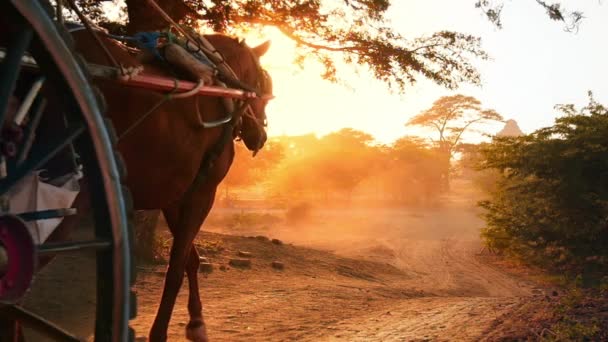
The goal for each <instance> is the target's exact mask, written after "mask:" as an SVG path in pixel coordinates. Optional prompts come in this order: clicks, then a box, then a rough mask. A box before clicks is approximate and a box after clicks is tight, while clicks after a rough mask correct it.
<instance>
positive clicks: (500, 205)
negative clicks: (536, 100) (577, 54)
mask: <svg viewBox="0 0 608 342" xmlns="http://www.w3.org/2000/svg"><path fill="white" fill-rule="evenodd" d="M558 109H559V110H561V111H562V112H563V113H564V114H565V116H563V117H560V118H558V119H557V120H556V122H555V124H554V125H553V126H551V127H547V128H543V129H540V130H538V131H536V132H534V133H532V134H530V135H527V136H521V137H511V138H509V137H505V138H496V139H495V140H494V141H493V142H492V143H490V144H486V145H484V146H483V147H482V149H481V152H482V154H483V158H482V163H481V164H480V167H481V168H482V169H496V170H498V171H499V172H500V173H501V174H502V175H503V177H502V180H501V181H500V183H499V186H498V189H497V191H496V192H494V194H493V196H492V199H491V200H489V201H485V202H482V203H481V205H482V207H484V208H485V209H486V214H485V218H486V223H487V227H486V228H485V229H484V231H483V235H484V236H485V238H486V241H487V243H488V244H489V245H490V246H492V247H494V248H498V249H501V250H505V251H510V252H514V253H516V254H519V255H525V256H526V257H530V258H536V260H542V261H545V262H548V263H549V264H551V265H553V266H562V267H566V266H572V265H587V266H589V265H592V266H593V265H595V266H596V267H597V268H601V269H603V270H604V271H606V270H607V267H608V249H606V246H607V245H608V222H607V218H608V110H607V109H606V107H604V106H603V105H600V104H599V103H597V102H595V101H594V100H593V99H592V98H591V99H590V102H589V104H588V105H587V106H586V107H584V108H582V109H580V110H577V109H576V108H575V107H574V106H573V105H562V106H558Z"/></svg>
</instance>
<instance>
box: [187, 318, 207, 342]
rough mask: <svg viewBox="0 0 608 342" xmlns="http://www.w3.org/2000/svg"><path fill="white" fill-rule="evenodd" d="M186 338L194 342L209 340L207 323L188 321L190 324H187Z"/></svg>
mask: <svg viewBox="0 0 608 342" xmlns="http://www.w3.org/2000/svg"><path fill="white" fill-rule="evenodd" d="M186 339H187V340H188V341H194V342H209V339H208V338H207V329H205V323H203V322H201V321H194V322H190V323H188V326H186Z"/></svg>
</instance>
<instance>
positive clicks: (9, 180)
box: [0, 124, 85, 194]
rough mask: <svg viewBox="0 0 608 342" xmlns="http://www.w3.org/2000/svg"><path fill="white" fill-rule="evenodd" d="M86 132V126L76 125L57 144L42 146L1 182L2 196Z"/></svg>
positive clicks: (0, 190) (0, 192)
mask: <svg viewBox="0 0 608 342" xmlns="http://www.w3.org/2000/svg"><path fill="white" fill-rule="evenodd" d="M84 131H85V127H84V124H79V125H76V126H75V127H72V128H70V129H68V132H67V134H66V135H65V136H63V137H61V138H60V139H59V140H58V141H56V142H55V143H52V144H49V145H47V146H41V148H40V150H41V151H39V152H38V153H34V152H33V153H32V155H33V156H32V157H31V158H29V159H27V160H26V161H25V162H23V164H21V165H19V166H18V167H17V168H16V170H15V171H14V172H12V173H11V174H9V175H8V176H7V177H6V178H5V179H3V180H1V181H0V194H4V193H6V191H8V190H9V189H10V188H11V187H12V186H13V185H15V184H16V183H17V182H18V181H19V180H20V179H21V178H22V177H24V176H25V175H26V174H28V173H29V172H31V171H34V170H36V169H38V168H39V167H41V166H43V165H44V164H45V163H46V162H48V161H49V160H50V159H51V158H53V157H54V156H55V155H57V153H59V152H60V151H61V150H63V149H64V148H65V147H66V146H68V145H69V144H70V143H72V141H74V139H76V138H77V137H78V136H79V135H80V134H82V133H83V132H84Z"/></svg>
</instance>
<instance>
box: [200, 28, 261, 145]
mask: <svg viewBox="0 0 608 342" xmlns="http://www.w3.org/2000/svg"><path fill="white" fill-rule="evenodd" d="M206 38H207V39H208V40H209V42H211V44H213V46H214V47H215V49H216V50H217V51H219V52H221V53H222V55H223V56H224V59H225V61H226V63H228V65H230V67H231V68H232V70H234V72H235V74H236V76H237V77H238V78H239V80H240V81H241V82H243V83H245V84H246V85H248V86H249V87H251V88H253V89H254V90H255V91H256V92H257V93H258V95H261V96H258V97H257V98H255V99H253V100H251V102H250V106H251V109H252V112H253V113H252V114H253V115H247V113H246V114H245V115H243V120H242V123H241V125H240V126H239V127H238V128H237V130H238V132H237V134H238V136H239V137H240V138H241V139H242V140H243V142H244V143H245V145H246V146H247V148H248V149H249V150H251V151H257V150H259V149H261V148H262V146H264V143H265V142H266V129H265V127H266V111H265V110H266V104H267V103H268V100H269V98H271V97H272V80H271V79H270V75H269V74H268V73H267V72H266V70H264V69H263V68H262V67H261V66H260V57H261V56H263V55H264V54H265V53H266V51H268V48H269V46H270V42H269V41H267V42H265V43H263V44H261V45H259V46H257V47H254V48H250V47H248V46H247V45H246V44H245V42H244V41H238V40H236V39H233V38H229V37H226V36H222V35H211V36H206Z"/></svg>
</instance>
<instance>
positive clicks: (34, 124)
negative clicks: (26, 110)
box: [17, 98, 47, 165]
mask: <svg viewBox="0 0 608 342" xmlns="http://www.w3.org/2000/svg"><path fill="white" fill-rule="evenodd" d="M46 103H47V102H46V99H43V98H38V99H36V102H34V109H33V110H32V113H33V116H32V121H31V122H30V123H29V125H28V126H27V128H26V129H25V132H24V134H23V135H24V142H23V147H21V150H20V151H19V155H18V157H17V165H21V164H22V163H23V161H25V158H27V156H28V154H29V153H30V149H31V148H32V144H33V143H34V139H35V138H36V129H37V128H38V124H40V119H41V118H42V113H43V112H44V109H45V108H46Z"/></svg>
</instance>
